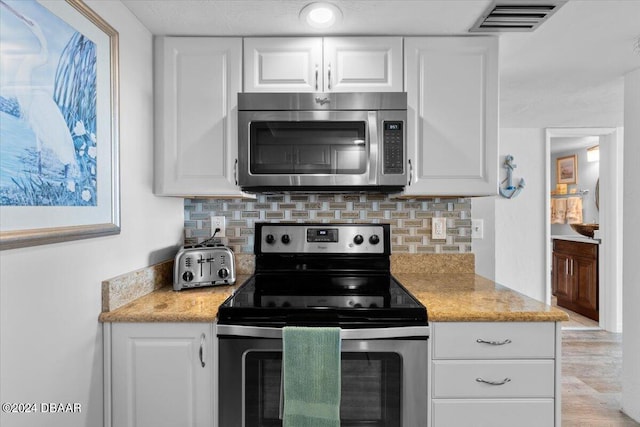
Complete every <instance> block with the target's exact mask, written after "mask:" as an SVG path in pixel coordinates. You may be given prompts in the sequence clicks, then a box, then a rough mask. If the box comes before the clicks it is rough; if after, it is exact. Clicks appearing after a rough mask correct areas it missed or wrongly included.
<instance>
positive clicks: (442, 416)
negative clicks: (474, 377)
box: [432, 399, 554, 427]
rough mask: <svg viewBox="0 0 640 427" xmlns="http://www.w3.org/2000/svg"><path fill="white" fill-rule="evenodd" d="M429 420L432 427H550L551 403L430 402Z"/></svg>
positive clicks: (482, 400)
mask: <svg viewBox="0 0 640 427" xmlns="http://www.w3.org/2000/svg"><path fill="white" fill-rule="evenodd" d="M432 407H433V414H432V420H433V424H432V425H434V426H436V427H470V426H474V427H514V426H518V427H553V426H554V403H553V400H551V399H536V400H525V399H509V400H497V399H495V400H487V399H476V400H457V399H448V400H440V399H436V400H434V401H433V406H432Z"/></svg>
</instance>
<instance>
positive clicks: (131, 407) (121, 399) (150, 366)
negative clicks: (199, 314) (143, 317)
mask: <svg viewBox="0 0 640 427" xmlns="http://www.w3.org/2000/svg"><path fill="white" fill-rule="evenodd" d="M212 328H213V326H212V325H211V324H209V323H181V324H178V323H154V324H149V323H114V324H113V325H112V348H111V351H112V353H111V355H112V356H111V357H112V364H111V383H112V388H111V391H112V392H111V399H112V420H113V422H112V425H114V426H118V427H148V426H154V427H163V426H166V427H175V426H184V427H195V426H202V427H205V426H206V427H210V426H212V425H213V407H214V401H213V370H212V368H213V345H212V336H213V333H212Z"/></svg>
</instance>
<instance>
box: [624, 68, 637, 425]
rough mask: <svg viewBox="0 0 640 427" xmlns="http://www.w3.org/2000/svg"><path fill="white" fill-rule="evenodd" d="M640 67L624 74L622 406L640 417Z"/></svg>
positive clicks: (629, 413) (628, 412)
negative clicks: (639, 165)
mask: <svg viewBox="0 0 640 427" xmlns="http://www.w3.org/2000/svg"><path fill="white" fill-rule="evenodd" d="M638 117H640V69H637V70H635V71H633V72H631V73H629V74H627V75H626V76H625V94H624V141H625V143H624V255H623V257H624V260H623V261H624V263H623V270H622V277H623V278H622V280H623V324H624V336H623V343H622V410H623V411H624V412H626V413H627V414H628V415H629V416H631V417H632V418H634V419H635V420H636V421H640V363H639V362H638V361H639V360H640V310H638V304H639V303H640V264H639V263H638V254H639V253H640V227H638V217H639V216H640V186H639V185H638V183H640V169H639V168H638V161H640V120H638Z"/></svg>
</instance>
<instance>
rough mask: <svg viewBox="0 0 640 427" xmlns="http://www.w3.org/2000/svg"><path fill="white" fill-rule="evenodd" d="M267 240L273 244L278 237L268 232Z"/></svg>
mask: <svg viewBox="0 0 640 427" xmlns="http://www.w3.org/2000/svg"><path fill="white" fill-rule="evenodd" d="M265 240H266V241H267V243H268V244H270V245H273V243H274V242H275V241H276V238H275V237H273V234H267V237H265Z"/></svg>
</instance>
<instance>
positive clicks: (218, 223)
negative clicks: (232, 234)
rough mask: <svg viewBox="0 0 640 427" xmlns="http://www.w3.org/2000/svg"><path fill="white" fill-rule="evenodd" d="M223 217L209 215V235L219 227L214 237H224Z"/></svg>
mask: <svg viewBox="0 0 640 427" xmlns="http://www.w3.org/2000/svg"><path fill="white" fill-rule="evenodd" d="M224 220H225V217H223V216H213V215H211V235H212V236H213V233H214V232H215V231H216V228H219V229H220V231H218V232H217V233H216V237H225V223H224V222H225V221H224Z"/></svg>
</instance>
